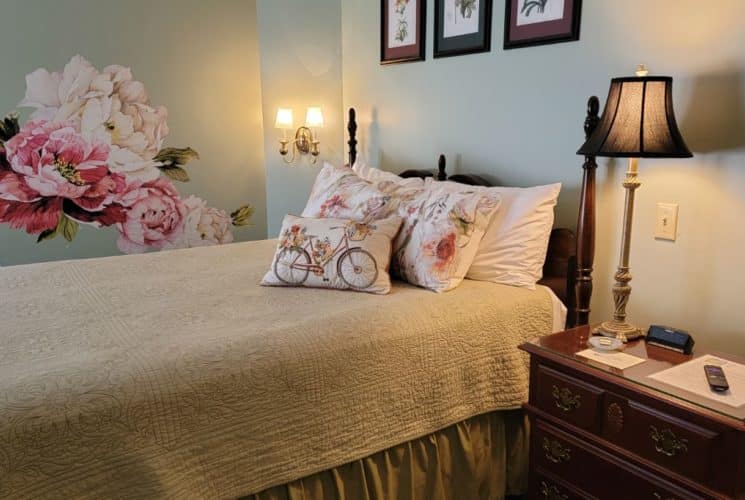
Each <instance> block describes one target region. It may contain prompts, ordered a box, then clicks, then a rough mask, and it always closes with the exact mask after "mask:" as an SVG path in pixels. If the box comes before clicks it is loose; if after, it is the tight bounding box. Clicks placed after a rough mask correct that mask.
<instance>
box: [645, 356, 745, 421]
mask: <svg viewBox="0 0 745 500" xmlns="http://www.w3.org/2000/svg"><path fill="white" fill-rule="evenodd" d="M704 365H716V366H721V367H722V370H724V376H725V377H727V382H728V384H729V391H727V392H714V391H712V390H711V388H710V387H709V382H707V380H706V374H705V373H704ZM649 378H652V379H655V380H659V381H660V382H664V383H666V384H668V385H671V386H673V387H677V388H679V389H684V390H686V391H688V392H692V393H694V394H697V395H699V396H703V397H705V398H707V399H710V400H712V401H717V402H719V403H723V404H725V405H727V406H732V407H735V408H740V407H741V406H745V365H741V364H739V363H735V362H734V361H727V360H726V359H722V358H717V357H716V356H711V355H706V356H701V357H700V358H696V359H694V360H691V361H688V362H686V363H681V364H679V365H678V366H674V367H673V368H669V369H667V370H664V371H661V372H657V373H654V374H652V375H650V376H649Z"/></svg>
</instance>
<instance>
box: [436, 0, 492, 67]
mask: <svg viewBox="0 0 745 500" xmlns="http://www.w3.org/2000/svg"><path fill="white" fill-rule="evenodd" d="M492 6H493V0H435V34H434V39H435V51H434V57H436V58H439V57H451V56H460V55H464V54H475V53H479V52H489V51H491V26H492Z"/></svg>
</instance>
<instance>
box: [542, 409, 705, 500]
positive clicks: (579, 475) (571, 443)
mask: <svg viewBox="0 0 745 500" xmlns="http://www.w3.org/2000/svg"><path fill="white" fill-rule="evenodd" d="M531 460H532V461H533V462H534V464H535V468H534V469H533V470H535V471H536V472H535V474H534V475H535V476H536V478H538V477H544V478H552V477H556V478H561V480H562V482H565V483H568V484H571V485H572V486H574V487H576V488H577V490H575V491H581V492H586V494H587V495H588V496H592V497H596V498H602V499H629V498H634V499H650V500H668V499H694V498H705V497H704V496H700V495H698V494H697V493H695V492H690V491H685V490H683V489H681V488H678V487H677V486H675V485H673V484H671V483H668V482H667V481H665V480H664V479H661V478H655V477H653V476H651V475H650V474H647V473H643V472H642V471H640V470H639V469H637V468H635V467H633V466H631V465H628V464H624V463H623V461H622V460H620V459H619V458H617V457H613V456H611V455H609V454H608V453H606V452H603V451H601V450H599V449H597V448H595V447H593V446H591V445H588V444H584V443H582V442H581V441H579V440H578V439H577V438H575V437H573V436H571V435H570V434H567V433H565V432H563V431H561V430H559V429H556V428H554V427H552V426H551V425H550V424H548V423H546V422H543V421H542V420H534V426H533V437H532V443H531ZM541 471H545V472H541ZM535 480H537V479H535ZM535 480H534V481H535ZM547 484H549V483H548V482H547ZM551 484H552V485H555V486H556V487H557V488H558V489H559V490H560V491H561V492H562V494H567V491H568V490H566V488H563V489H562V484H561V483H560V482H556V481H554V482H553V483H551ZM536 486H541V485H535V483H534V486H533V491H539V490H540V488H537V487H536ZM550 491H551V492H553V491H554V490H553V489H551V490H550ZM574 495H576V493H575V494H574ZM534 498H543V496H542V495H538V496H537V497H534ZM557 498H561V497H557ZM568 498H576V496H572V495H569V496H568Z"/></svg>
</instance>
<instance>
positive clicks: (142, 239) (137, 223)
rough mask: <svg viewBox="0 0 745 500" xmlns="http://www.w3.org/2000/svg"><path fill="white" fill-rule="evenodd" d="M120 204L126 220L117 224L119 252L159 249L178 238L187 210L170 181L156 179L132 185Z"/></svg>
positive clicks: (182, 229) (180, 235)
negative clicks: (124, 211)
mask: <svg viewBox="0 0 745 500" xmlns="http://www.w3.org/2000/svg"><path fill="white" fill-rule="evenodd" d="M121 203H122V204H123V205H124V206H126V207H127V219H126V220H125V221H124V222H122V223H120V224H119V225H118V228H119V240H118V241H117V246H118V247H119V250H121V251H122V252H124V253H130V254H131V253H142V252H144V251H146V250H147V249H148V247H153V248H157V249H162V248H164V247H165V246H166V245H169V244H170V243H175V242H177V241H178V240H179V239H180V238H181V237H182V234H183V231H184V219H185V217H186V216H187V214H188V213H189V208H188V207H187V206H186V205H185V204H184V202H183V201H182V200H181V198H180V196H179V193H178V191H177V190H176V188H175V187H174V186H173V184H171V182H170V181H167V180H165V179H163V178H159V179H156V180H154V181H152V182H148V183H145V184H141V185H135V186H133V187H132V188H131V190H130V191H129V192H127V193H125V194H124V196H122V198H121Z"/></svg>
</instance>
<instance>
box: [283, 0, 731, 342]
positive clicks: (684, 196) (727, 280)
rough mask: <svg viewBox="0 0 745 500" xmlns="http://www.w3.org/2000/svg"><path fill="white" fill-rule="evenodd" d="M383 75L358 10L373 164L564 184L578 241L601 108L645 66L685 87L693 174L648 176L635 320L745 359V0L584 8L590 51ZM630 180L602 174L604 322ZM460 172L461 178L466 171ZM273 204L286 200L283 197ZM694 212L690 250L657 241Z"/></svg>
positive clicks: (355, 93)
mask: <svg viewBox="0 0 745 500" xmlns="http://www.w3.org/2000/svg"><path fill="white" fill-rule="evenodd" d="M429 3H430V5H429V6H428V7H429V8H428V16H429V17H428V20H427V61H425V62H419V63H412V64H402V65H394V66H388V67H381V66H380V65H379V63H378V60H379V48H380V46H379V43H380V40H379V29H380V27H379V22H380V5H379V3H378V2H371V1H369V0H344V2H343V6H342V13H343V15H342V26H343V29H342V31H343V37H342V39H343V73H344V75H343V81H344V88H343V95H344V106H345V107H347V106H356V107H357V109H358V111H359V113H360V124H361V140H362V142H363V144H362V150H363V151H365V152H366V154H367V156H368V158H370V159H371V161H372V162H373V163H379V164H381V165H382V166H383V167H384V168H386V169H389V170H393V171H400V170H402V169H405V168H410V167H417V168H432V167H433V166H434V165H435V162H436V159H437V155H438V154H439V153H441V152H444V153H447V154H448V156H449V159H450V162H451V165H452V164H455V168H456V169H460V170H461V171H470V172H478V173H483V174H487V175H488V176H489V177H490V178H491V179H492V180H495V181H499V182H501V183H504V184H508V185H530V184H538V183H547V182H555V181H561V182H563V183H564V190H563V193H562V196H561V200H560V206H559V208H558V219H559V220H558V222H559V223H560V224H562V225H568V226H570V227H574V225H575V221H576V210H577V202H578V200H577V196H578V190H579V182H580V178H581V174H580V168H579V167H580V164H581V158H579V157H578V156H576V155H575V154H574V153H575V151H576V150H577V148H578V147H579V145H580V144H581V143H582V139H583V134H582V129H581V125H582V120H583V118H584V113H585V101H586V99H587V97H588V96H589V95H592V94H597V95H598V96H599V97H601V99H602V100H603V101H604V99H605V94H606V92H607V89H608V84H609V79H610V78H611V77H613V76H622V75H629V74H632V73H633V70H634V68H635V67H636V65H637V64H638V63H640V62H643V63H646V64H647V65H648V66H649V67H650V69H651V70H652V71H653V73H656V74H666V75H672V76H674V78H675V106H676V110H677V114H678V119H679V122H681V127H682V131H683V134H684V136H685V137H686V139H687V140H688V142H689V145H690V146H691V147H692V149H694V151H695V153H696V157H695V158H694V159H692V160H664V161H646V160H645V161H643V162H642V164H641V179H642V182H643V183H644V185H643V186H642V188H641V189H640V190H639V192H638V195H637V196H638V198H637V199H638V208H637V214H636V218H635V227H634V238H633V239H634V241H633V249H632V271H633V272H634V276H635V279H634V281H633V282H632V285H633V286H634V292H633V294H632V298H631V304H630V309H629V310H630V313H631V319H632V320H634V321H636V322H638V323H639V324H641V325H644V326H646V325H647V324H649V323H650V322H659V323H667V324H671V325H675V326H680V327H683V328H688V329H690V330H691V331H692V332H693V334H694V336H695V338H696V339H697V340H698V341H699V343H700V344H703V345H705V346H708V347H713V348H716V349H722V350H730V351H735V352H739V353H740V354H745V328H743V326H742V325H743V323H744V320H745V312H744V311H743V307H742V303H743V297H745V266H744V265H743V261H742V253H743V251H742V248H743V246H745V224H743V223H742V221H743V219H745V196H744V195H743V193H745V118H743V117H745V98H744V97H743V96H744V95H745V77H744V76H743V74H744V72H745V49H744V47H745V30H743V29H742V22H741V20H742V19H743V18H744V17H745V2H743V1H742V0H717V1H716V2H708V3H705V2H704V3H702V2H700V1H699V0H624V1H622V2H610V1H604V0H589V1H585V2H584V10H583V13H582V33H581V41H579V42H575V43H564V44H556V45H549V46H543V47H534V48H526V49H517V50H510V51H504V50H502V48H501V47H502V37H503V23H504V19H503V15H504V1H503V0H495V2H494V20H493V27H494V28H493V34H492V35H493V39H492V47H493V49H492V51H491V52H490V53H485V54H478V55H470V56H461V57H454V58H448V59H438V60H434V59H432V40H433V28H432V26H433V10H434V9H433V8H431V6H432V2H429ZM624 167H625V165H623V164H621V163H616V164H615V165H614V166H609V165H608V162H606V161H601V166H600V169H599V189H598V206H599V216H598V245H597V262H596V272H595V279H596V281H595V283H596V288H595V290H596V293H595V296H594V297H595V298H594V301H593V307H594V310H595V314H594V315H593V320H601V319H605V318H607V317H608V316H609V314H610V312H611V299H610V291H609V290H610V286H611V281H610V278H611V277H612V274H613V272H614V269H615V265H616V262H617V256H618V250H617V247H618V244H619V241H618V240H619V235H618V233H619V225H620V217H621V208H622V203H623V200H622V188H621V187H620V182H621V177H622V174H623V170H624ZM451 168H453V167H452V166H451ZM272 195H273V193H272V192H271V191H270V196H272ZM660 201H662V202H676V203H680V222H679V239H678V241H677V242H676V243H668V242H661V241H656V240H655V239H654V238H653V231H654V217H655V204H656V203H657V202H660Z"/></svg>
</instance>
